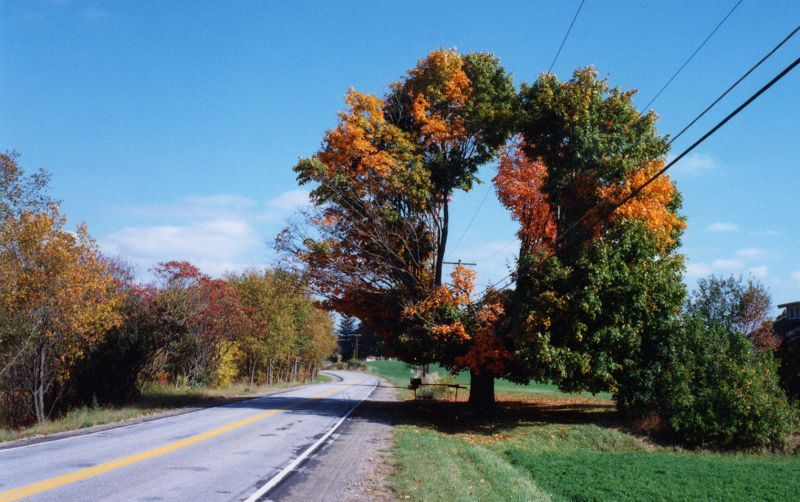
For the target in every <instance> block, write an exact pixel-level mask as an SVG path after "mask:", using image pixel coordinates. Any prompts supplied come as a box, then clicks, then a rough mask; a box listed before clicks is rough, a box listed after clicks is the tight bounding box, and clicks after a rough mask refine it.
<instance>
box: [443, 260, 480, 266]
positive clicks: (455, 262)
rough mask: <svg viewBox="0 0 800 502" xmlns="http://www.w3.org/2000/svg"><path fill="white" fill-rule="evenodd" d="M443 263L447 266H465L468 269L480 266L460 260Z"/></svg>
mask: <svg viewBox="0 0 800 502" xmlns="http://www.w3.org/2000/svg"><path fill="white" fill-rule="evenodd" d="M442 263H444V264H445V265H465V266H467V267H477V266H478V264H477V263H470V262H468V261H461V260H458V261H443V262H442Z"/></svg>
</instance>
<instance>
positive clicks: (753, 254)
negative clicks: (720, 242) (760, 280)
mask: <svg viewBox="0 0 800 502" xmlns="http://www.w3.org/2000/svg"><path fill="white" fill-rule="evenodd" d="M763 255H764V250H763V249H759V248H743V249H737V250H736V256H741V257H742V258H758V257H759V256H763Z"/></svg>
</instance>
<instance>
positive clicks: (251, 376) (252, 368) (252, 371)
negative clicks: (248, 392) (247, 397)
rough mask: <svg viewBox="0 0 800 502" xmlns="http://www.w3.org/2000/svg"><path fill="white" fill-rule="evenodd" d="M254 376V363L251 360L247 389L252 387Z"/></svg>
mask: <svg viewBox="0 0 800 502" xmlns="http://www.w3.org/2000/svg"><path fill="white" fill-rule="evenodd" d="M255 376H256V363H255V362H253V363H252V365H251V367H250V385H249V386H248V389H252V388H253V378H255Z"/></svg>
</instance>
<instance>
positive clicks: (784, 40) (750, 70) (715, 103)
mask: <svg viewBox="0 0 800 502" xmlns="http://www.w3.org/2000/svg"><path fill="white" fill-rule="evenodd" d="M798 31H800V24H799V25H797V27H796V28H795V29H794V30H792V32H791V33H789V34H788V35H786V38H784V39H783V40H781V41H780V43H779V44H778V45H776V46H775V47H773V48H772V50H771V51H769V52H768V53H767V54H765V55H764V57H762V58H761V59H759V60H758V62H757V63H756V64H754V65H753V66H751V67H750V69H749V70H747V71H746V72H744V75H742V76H741V77H739V80H737V81H736V82H734V83H733V84H731V86H730V87H728V88H727V89H725V92H723V93H722V94H720V95H719V97H718V98H717V99H715V100H714V101H713V102H712V103H711V104H710V105H708V106H707V107H706V109H705V110H703V111H702V112H700V114H699V115H698V116H697V117H695V118H694V119H693V120H692V121H691V122H689V123H688V124H686V126H685V127H684V128H683V129H681V130H680V132H679V133H678V134H676V135H675V136H673V137H672V138H670V140H669V143H667V144H668V145H671V144H672V143H673V142H675V140H676V139H678V138H680V137H681V135H683V133H685V132H686V131H687V130H688V129H689V128H690V127H692V126H693V125H695V123H697V121H698V120H700V119H701V118H703V115H705V114H706V113H707V112H708V111H709V110H711V109H712V108H714V107H715V106H716V105H717V103H719V102H720V101H722V98H724V97H725V96H727V95H728V93H729V92H731V91H732V90H733V89H734V88H735V87H736V86H737V85H739V84H740V83H741V82H742V80H744V79H746V78H747V77H749V76H750V74H751V73H753V71H755V69H756V68H758V67H759V66H761V63H763V62H764V61H766V60H767V59H769V58H770V56H772V55H773V54H775V52H776V51H777V50H778V49H780V48H781V47H783V44H785V43H786V42H788V41H789V39H790V38H792V37H793V36H794V35H795V34H796V33H797V32H798Z"/></svg>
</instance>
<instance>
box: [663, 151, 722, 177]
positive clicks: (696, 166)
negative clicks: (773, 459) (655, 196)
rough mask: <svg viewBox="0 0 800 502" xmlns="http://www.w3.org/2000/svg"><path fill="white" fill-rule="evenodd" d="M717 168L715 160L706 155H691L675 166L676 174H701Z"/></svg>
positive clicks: (717, 163) (717, 164)
mask: <svg viewBox="0 0 800 502" xmlns="http://www.w3.org/2000/svg"><path fill="white" fill-rule="evenodd" d="M717 168H719V162H718V161H717V159H715V158H714V157H712V156H711V155H709V154H707V153H692V154H689V155H688V156H686V157H684V158H683V159H681V160H680V161H678V163H677V164H675V167H674V171H676V172H677V173H678V174H702V173H705V172H708V171H713V170H715V169H717Z"/></svg>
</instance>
